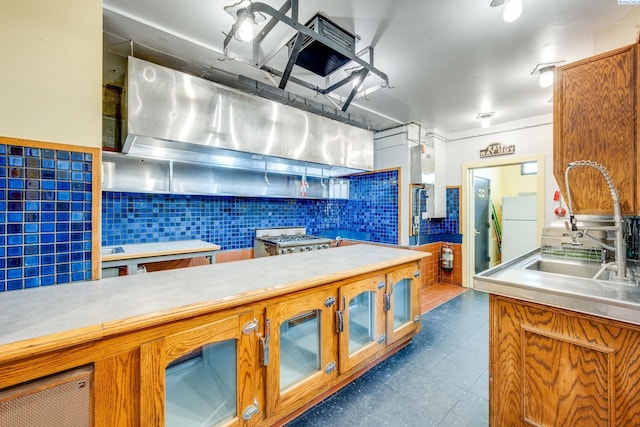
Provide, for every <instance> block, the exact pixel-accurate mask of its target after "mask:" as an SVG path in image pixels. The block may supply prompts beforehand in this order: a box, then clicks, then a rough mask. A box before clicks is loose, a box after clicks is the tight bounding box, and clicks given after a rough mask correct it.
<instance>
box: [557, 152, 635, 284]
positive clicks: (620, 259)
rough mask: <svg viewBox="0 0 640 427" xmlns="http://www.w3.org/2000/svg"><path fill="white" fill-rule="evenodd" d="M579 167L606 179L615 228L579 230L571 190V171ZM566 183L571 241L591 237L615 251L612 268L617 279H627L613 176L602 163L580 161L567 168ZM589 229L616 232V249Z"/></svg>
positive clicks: (621, 227)
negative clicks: (593, 171) (590, 169)
mask: <svg viewBox="0 0 640 427" xmlns="http://www.w3.org/2000/svg"><path fill="white" fill-rule="evenodd" d="M579 166H588V167H592V168H594V169H596V170H598V172H600V174H602V176H603V177H604V179H605V181H606V183H607V187H609V192H610V193H611V199H612V201H613V223H614V225H613V227H587V228H585V229H584V230H582V231H580V230H578V223H577V221H576V217H575V215H574V214H573V203H572V201H571V190H570V189H569V170H570V169H571V168H574V167H579ZM564 182H565V185H566V187H567V205H568V207H569V221H570V223H571V224H570V225H569V224H567V223H566V222H565V226H566V227H567V229H568V230H569V231H570V233H571V239H572V241H573V242H574V243H577V241H578V237H583V236H586V237H589V238H590V239H592V240H593V241H595V242H596V243H597V244H598V245H600V246H601V247H603V248H605V249H608V250H612V251H615V263H614V264H615V266H614V265H613V264H612V265H610V267H612V268H611V269H612V270H614V271H615V277H617V278H619V279H624V278H625V277H626V270H627V264H626V263H627V251H626V249H625V242H624V236H623V226H622V225H623V224H622V211H621V209H620V197H619V196H618V190H617V189H616V187H615V185H614V184H613V180H612V179H611V175H609V172H608V171H607V169H606V168H605V167H604V166H603V165H601V164H600V163H596V162H594V161H591V160H578V161H575V162H570V163H569V165H568V166H567V169H565V171H564ZM589 229H591V230H602V231H614V232H615V247H612V246H610V245H607V244H606V243H605V242H602V241H601V240H599V239H596V238H595V237H593V236H591V235H590V234H589Z"/></svg>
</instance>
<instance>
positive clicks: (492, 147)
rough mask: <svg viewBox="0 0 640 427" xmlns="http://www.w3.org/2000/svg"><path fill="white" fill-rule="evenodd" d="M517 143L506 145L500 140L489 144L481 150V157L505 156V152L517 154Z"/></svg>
mask: <svg viewBox="0 0 640 427" xmlns="http://www.w3.org/2000/svg"><path fill="white" fill-rule="evenodd" d="M515 152H516V146H515V145H504V144H501V143H499V142H494V143H493V144H489V145H487V148H485V149H484V150H480V158H482V157H492V156H504V155H505V154H515Z"/></svg>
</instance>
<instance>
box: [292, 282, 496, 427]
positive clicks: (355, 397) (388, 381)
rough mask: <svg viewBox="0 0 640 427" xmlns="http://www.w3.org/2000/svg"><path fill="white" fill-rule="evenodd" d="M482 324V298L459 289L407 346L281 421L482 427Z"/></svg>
mask: <svg viewBox="0 0 640 427" xmlns="http://www.w3.org/2000/svg"><path fill="white" fill-rule="evenodd" d="M488 324H489V309H488V296H487V295H486V294H484V293H481V292H477V291H473V290H468V291H467V292H464V293H463V294H461V295H459V296H457V297H455V298H454V299H452V300H450V301H448V302H446V303H444V304H442V305H440V306H438V307H436V308H434V309H433V310H431V311H429V312H427V313H425V314H424V315H423V323H422V331H421V332H420V333H419V334H418V335H417V336H415V337H414V339H413V342H412V343H411V344H410V345H409V346H407V347H405V348H404V349H402V350H401V351H400V352H398V353H397V354H395V355H394V356H392V357H390V358H389V359H387V360H385V361H384V362H382V363H381V364H379V365H377V366H376V367H374V368H373V369H372V370H370V371H369V372H367V373H366V374H364V375H363V376H361V377H360V378H358V379H356V380H355V381H354V382H352V383H351V384H349V385H348V386H346V387H345V388H343V389H342V390H340V391H339V392H337V393H336V394H334V395H332V396H330V397H328V398H327V399H325V400H324V401H322V402H321V403H319V404H318V405H316V406H314V407H313V408H311V409H310V410H308V411H307V412H305V413H304V414H302V415H300V416H299V417H298V418H297V419H295V420H293V421H291V422H290V423H288V424H287V425H286V426H287V427H301V426H331V427H337V426H349V427H356V426H376V427H378V426H394V427H395V426H403V427H404V426H407V427H410V426H416V427H418V426H419V427H423V426H424V427H426V426H487V425H488V366H489V332H488Z"/></svg>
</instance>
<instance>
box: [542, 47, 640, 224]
mask: <svg viewBox="0 0 640 427" xmlns="http://www.w3.org/2000/svg"><path fill="white" fill-rule="evenodd" d="M637 49H638V46H637V45H631V46H627V47H625V48H622V49H617V50H615V51H611V52H607V53H604V54H601V55H598V56H595V57H592V58H587V59H585V60H582V61H578V62H575V63H572V64H568V65H565V66H563V67H560V68H559V69H558V71H557V72H556V82H555V85H554V120H553V121H554V123H553V126H554V139H553V147H554V148H553V164H554V166H553V173H554V176H555V178H556V181H557V182H558V185H560V188H561V190H562V192H563V195H564V197H565V200H566V199H567V192H566V183H565V169H566V168H567V166H568V164H569V162H571V161H578V160H592V161H595V162H598V163H600V164H602V165H603V166H604V167H606V168H607V170H608V171H609V173H610V175H611V178H612V180H613V183H614V185H615V186H616V188H617V189H618V192H619V195H620V202H621V208H622V213H623V214H634V213H635V212H637V209H638V190H637V188H638V187H637V184H638V170H637V167H638V166H637V165H638V148H637V145H636V144H637V140H638V117H637V109H638V101H637V97H638V75H637V73H638V72H637V67H638V60H637ZM569 174H570V175H569V181H570V185H571V187H570V192H571V199H572V202H573V210H574V213H581V214H600V215H602V214H606V215H611V214H612V213H613V204H612V200H611V194H610V192H609V189H608V187H607V185H606V183H605V180H604V178H603V176H602V175H601V174H600V173H599V172H598V171H597V170H596V169H594V168H591V167H578V168H572V169H571V170H570V172H569Z"/></svg>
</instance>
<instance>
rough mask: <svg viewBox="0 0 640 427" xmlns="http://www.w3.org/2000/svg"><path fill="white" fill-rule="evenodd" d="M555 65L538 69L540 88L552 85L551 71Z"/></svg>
mask: <svg viewBox="0 0 640 427" xmlns="http://www.w3.org/2000/svg"><path fill="white" fill-rule="evenodd" d="M555 68H556V66H555V65H550V66H548V67H543V68H540V87H549V86H551V85H552V84H553V70H554V69H555Z"/></svg>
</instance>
